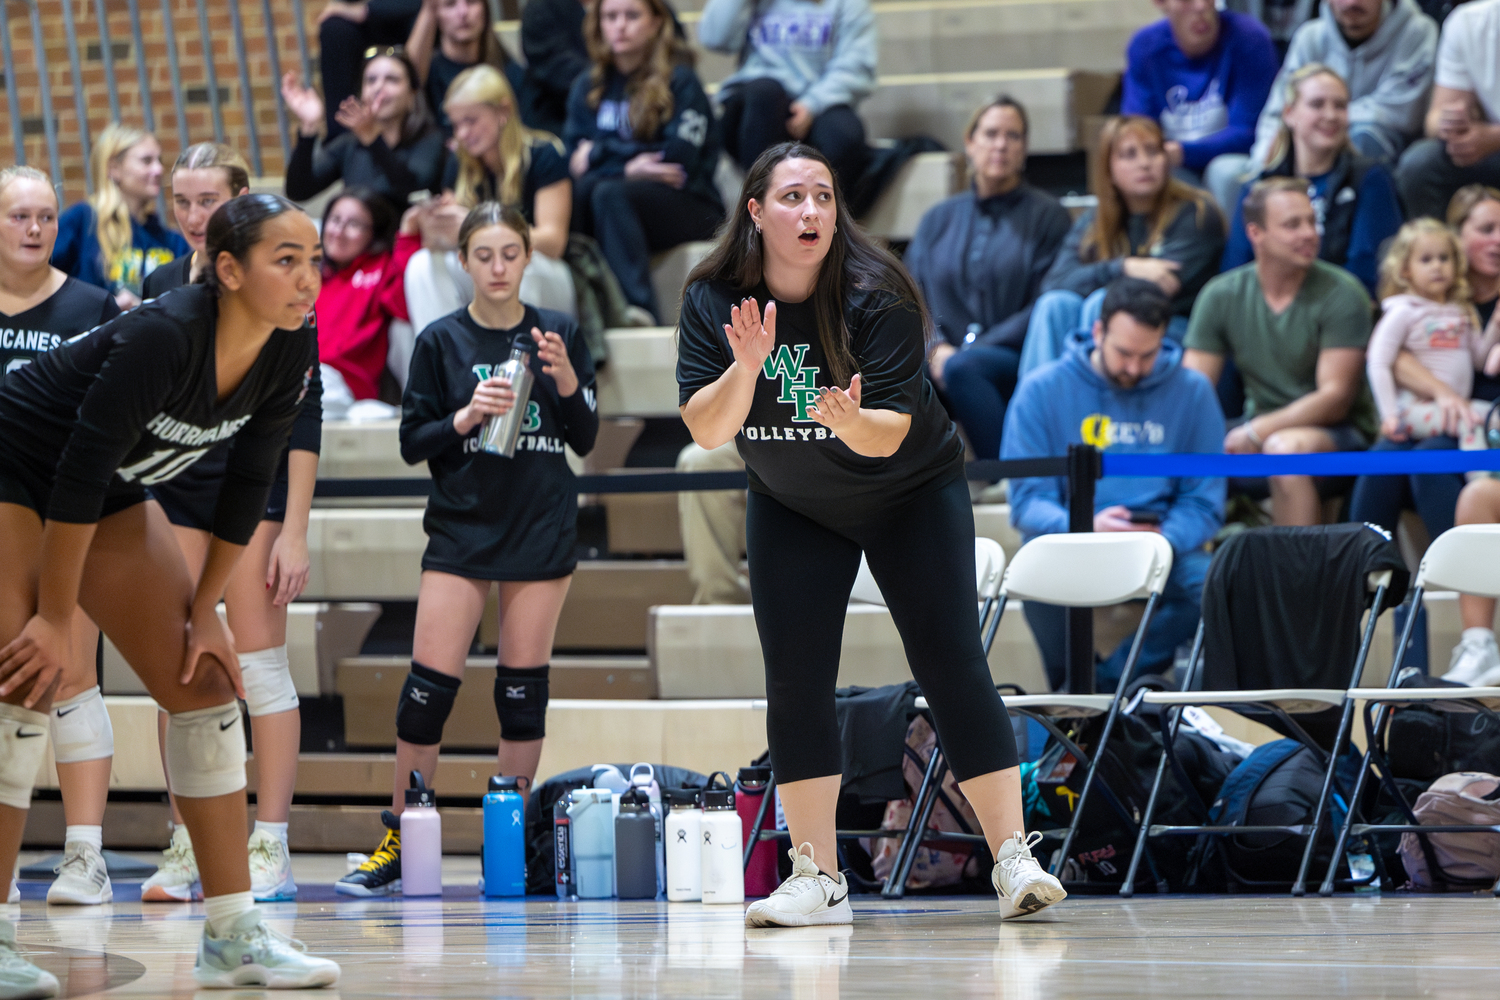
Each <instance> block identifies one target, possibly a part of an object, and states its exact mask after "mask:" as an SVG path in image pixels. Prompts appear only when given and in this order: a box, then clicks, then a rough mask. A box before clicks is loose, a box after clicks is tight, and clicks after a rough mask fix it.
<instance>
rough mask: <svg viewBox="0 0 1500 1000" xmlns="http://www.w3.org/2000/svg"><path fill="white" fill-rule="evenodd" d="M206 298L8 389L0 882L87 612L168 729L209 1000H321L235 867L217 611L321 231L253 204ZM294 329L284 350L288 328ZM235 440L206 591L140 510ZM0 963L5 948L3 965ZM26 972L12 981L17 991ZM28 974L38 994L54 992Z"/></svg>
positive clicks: (241, 850)
mask: <svg viewBox="0 0 1500 1000" xmlns="http://www.w3.org/2000/svg"><path fill="white" fill-rule="evenodd" d="M207 249H208V253H209V257H210V259H211V261H212V262H213V263H212V267H211V269H210V270H208V271H206V272H205V282H204V283H203V284H199V285H194V286H191V287H189V288H185V289H181V290H178V291H176V292H173V293H172V294H170V295H167V296H164V297H162V298H160V299H156V300H154V301H152V302H149V303H146V304H144V305H142V306H140V307H139V308H137V309H135V310H134V311H132V312H130V313H127V314H125V315H123V316H120V317H118V318H116V319H114V320H112V321H110V322H109V323H106V324H104V325H103V326H101V327H98V328H97V329H95V330H93V331H92V332H90V333H87V334H83V335H80V336H78V337H75V338H74V339H72V340H71V341H69V342H68V343H67V344H65V345H64V346H62V347H60V348H57V349H55V350H52V351H49V352H48V353H47V354H45V355H43V356H41V357H40V358H38V359H37V360H36V361H34V362H32V363H31V364H29V365H26V366H25V367H23V368H21V369H20V370H19V371H17V372H14V373H12V374H11V375H10V376H9V377H7V378H6V379H5V381H4V382H3V383H0V638H3V639H5V640H6V642H7V644H6V645H5V646H4V647H3V648H0V803H4V805H5V806H7V807H8V808H4V809H0V870H10V867H12V866H14V864H15V854H16V848H17V845H18V844H19V843H20V835H21V827H22V826H23V825H24V823H25V821H26V809H27V806H28V804H29V800H30V796H31V787H32V782H33V780H34V778H35V775H36V773H37V768H38V767H39V765H40V763H41V758H42V750H41V749H40V747H39V744H40V743H41V742H43V741H38V740H33V739H29V738H28V737H32V736H36V735H40V734H41V733H44V732H45V731H46V730H45V728H43V727H45V726H46V725H47V721H48V720H47V715H46V714H44V713H46V712H47V710H48V709H49V708H50V707H51V703H52V699H53V695H54V691H55V685H56V683H57V680H58V677H59V675H60V673H61V672H62V671H63V670H64V669H65V667H66V665H67V664H68V663H69V662H70V661H71V659H72V657H73V655H74V654H73V651H72V648H71V645H72V644H71V641H70V635H69V631H70V623H71V619H72V614H73V607H74V605H75V604H77V605H79V606H81V607H82V608H83V609H84V610H85V611H86V612H88V614H89V616H90V617H91V618H93V620H94V621H96V622H98V623H99V626H100V628H102V629H103V630H104V632H105V633H106V634H107V635H108V636H109V637H110V639H111V640H112V641H113V642H114V644H115V646H116V647H117V648H118V649H119V650H120V652H121V653H122V654H123V655H124V657H125V659H126V661H127V662H128V663H130V665H131V667H132V668H133V669H134V670H135V671H136V673H137V674H138V675H139V676H140V677H141V679H142V680H143V681H144V682H145V684H146V687H147V689H148V690H149V691H150V692H151V695H152V697H153V698H155V699H156V701H157V703H158V704H160V705H161V706H163V707H164V708H166V709H167V711H168V712H170V713H172V718H171V723H170V726H169V731H168V739H167V766H168V770H169V771H170V773H171V781H172V786H173V787H174V788H175V789H176V790H177V792H178V806H179V808H180V809H181V810H182V813H183V815H184V817H185V818H186V820H187V825H188V828H189V830H190V831H191V833H192V835H193V840H194V841H195V842H196V844H197V845H198V849H199V865H200V872H201V877H202V882H203V890H204V896H205V910H206V911H207V916H208V920H207V923H206V924H205V927H204V936H203V942H202V944H201V946H200V948H199V951H198V960H197V963H196V966H195V969H194V976H195V978H196V980H197V981H198V983H199V984H200V985H204V986H228V985H235V984H240V985H252V984H256V983H259V984H262V985H274V986H278V987H282V988H285V987H288V986H315V985H327V984H329V983H332V982H335V981H336V980H337V978H338V971H339V970H338V966H336V965H335V964H334V963H332V962H329V961H326V960H324V959H316V958H312V957H310V956H308V955H306V954H305V953H303V952H302V951H300V950H298V949H296V948H294V947H292V946H291V944H290V943H289V942H288V940H287V939H285V938H282V937H281V936H279V935H277V934H275V933H274V932H272V931H270V930H269V929H268V928H266V927H265V925H264V924H262V923H261V920H260V913H259V911H258V910H256V909H255V907H254V900H253V899H252V898H251V894H250V869H249V861H248V857H247V854H246V850H245V841H246V830H245V813H246V801H245V768H244V761H245V757H244V746H245V743H244V733H243V730H242V728H241V725H240V709H239V705H238V704H237V702H236V701H235V696H236V695H238V696H240V697H243V696H244V694H245V691H244V686H243V684H242V683H241V680H240V670H239V664H238V659H237V657H236V656H235V652H234V645H233V640H232V638H231V637H230V635H229V633H228V632H227V631H226V630H225V628H224V626H223V625H221V624H220V622H219V617H218V614H217V613H216V611H215V606H216V605H217V604H218V601H219V598H220V596H221V595H222V594H223V592H224V587H225V584H226V582H227V581H228V579H229V576H230V573H231V571H232V570H233V568H234V564H235V562H236V560H237V559H238V558H239V556H240V554H241V552H242V551H243V549H244V546H245V544H246V543H247V542H248V541H249V540H250V537H251V535H252V534H253V532H254V530H255V526H256V525H257V524H258V523H259V522H260V519H261V515H262V514H263V512H264V511H265V506H266V498H267V495H268V494H269V493H270V489H271V483H272V481H273V479H274V477H275V472H276V462H277V459H278V458H279V457H280V455H281V452H282V450H283V449H284V448H285V447H286V442H287V438H288V436H289V434H290V433H291V428H292V424H293V423H294V422H295V420H296V417H297V411H298V406H299V404H300V403H301V400H302V395H303V394H304V393H305V392H306V391H307V384H308V380H309V379H310V377H311V369H312V368H313V367H314V366H315V365H316V363H317V347H316V344H314V343H313V342H312V340H311V338H309V337H308V336H307V334H306V333H305V332H303V331H301V330H299V329H297V327H298V326H299V324H300V323H301V321H302V317H304V316H305V315H306V314H307V312H308V310H309V309H311V307H312V304H313V302H314V301H315V300H316V298H317V293H318V286H319V281H320V277H319V274H320V272H319V270H318V266H319V256H320V250H319V246H318V234H317V230H316V229H315V228H314V226H313V225H312V222H311V220H309V219H308V218H307V216H306V215H305V214H303V213H302V212H301V211H300V210H299V209H298V208H297V207H296V206H295V205H293V204H291V203H290V202H288V201H286V200H285V199H283V198H278V197H275V196H270V195H249V196H246V197H244V198H239V199H235V200H234V201H231V202H229V203H228V204H226V205H225V206H224V207H223V208H221V209H219V210H218V211H217V212H216V213H215V214H214V217H213V218H212V219H211V220H210V222H209V226H208V233H207ZM288 327H290V328H291V329H290V330H288V329H286V328H288ZM223 440H232V441H233V445H232V450H231V452H230V457H229V465H228V468H227V470H226V472H225V476H224V480H223V484H222V486H221V488H220V490H219V495H218V499H217V503H216V506H215V510H214V523H213V532H214V539H213V541H212V542H211V543H210V544H209V547H208V553H207V555H206V557H205V559H204V564H203V568H202V572H201V576H200V578H199V582H198V584H197V586H196V588H195V587H194V585H193V584H192V575H191V574H190V572H189V570H188V568H187V566H186V564H185V563H184V561H183V558H182V553H181V551H180V550H179V549H178V548H177V545H176V544H175V542H174V541H173V539H172V535H171V530H170V528H169V526H168V524H167V521H166V518H165V517H164V516H163V515H162V514H161V512H160V510H159V509H157V508H156V507H154V506H152V505H150V504H146V503H143V501H144V500H145V499H146V489H147V487H150V486H152V485H155V484H157V483H161V482H165V481H167V480H170V479H171V478H172V477H173V476H175V475H177V474H178V473H180V472H181V471H182V470H183V469H185V468H187V467H189V466H191V465H192V464H193V463H194V462H195V461H197V460H198V459H199V458H201V457H203V455H205V454H206V453H207V452H208V451H209V450H210V449H211V448H212V447H213V446H214V445H215V444H217V443H218V442H220V441H223ZM0 947H8V945H6V944H0ZM20 961H21V959H20V958H19V957H16V958H15V959H14V960H13V961H10V962H7V965H8V969H7V973H8V975H12V974H14V969H15V967H14V962H20ZM43 976H45V974H44V973H40V972H38V976H37V979H38V984H39V986H38V992H36V993H35V994H34V995H37V996H42V995H48V994H47V992H46V991H45V988H47V987H50V989H52V990H54V991H55V989H56V984H55V982H53V983H48V982H47V981H46V980H44V979H42V977H43Z"/></svg>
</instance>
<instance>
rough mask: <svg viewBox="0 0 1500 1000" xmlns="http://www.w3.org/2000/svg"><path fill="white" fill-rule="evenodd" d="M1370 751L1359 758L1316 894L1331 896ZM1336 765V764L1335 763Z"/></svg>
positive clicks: (1351, 824) (1358, 798)
mask: <svg viewBox="0 0 1500 1000" xmlns="http://www.w3.org/2000/svg"><path fill="white" fill-rule="evenodd" d="M1370 756H1371V754H1370V751H1369V750H1366V751H1365V755H1364V756H1363V757H1361V758H1360V764H1359V777H1358V778H1357V779H1355V782H1354V796H1353V801H1351V802H1350V803H1349V812H1348V814H1347V815H1345V816H1344V822H1343V825H1342V826H1340V827H1339V835H1338V837H1337V838H1335V839H1334V842H1333V857H1332V858H1330V859H1329V860H1328V871H1327V872H1326V873H1325V874H1324V875H1323V884H1322V885H1320V886H1318V895H1320V896H1332V895H1333V882H1334V876H1335V875H1336V874H1338V870H1339V858H1342V857H1343V856H1344V848H1345V847H1347V846H1348V845H1349V828H1350V827H1351V826H1353V825H1354V817H1355V815H1356V814H1357V813H1358V811H1359V806H1358V803H1359V800H1360V799H1361V798H1362V797H1363V796H1364V793H1365V784H1366V779H1367V778H1368V777H1369V776H1370ZM1335 766H1337V764H1335Z"/></svg>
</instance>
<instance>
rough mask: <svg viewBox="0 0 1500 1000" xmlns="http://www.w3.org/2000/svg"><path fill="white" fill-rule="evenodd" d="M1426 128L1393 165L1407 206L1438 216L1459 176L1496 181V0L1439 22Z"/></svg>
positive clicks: (1499, 160)
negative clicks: (1430, 101) (1423, 137)
mask: <svg viewBox="0 0 1500 1000" xmlns="http://www.w3.org/2000/svg"><path fill="white" fill-rule="evenodd" d="M1426 132H1427V135H1428V136H1429V137H1430V138H1427V139H1424V140H1422V141H1421V142H1418V143H1414V144H1413V145H1412V147H1411V148H1410V149H1408V150H1407V151H1406V153H1405V154H1404V155H1403V156H1402V157H1401V164H1400V166H1399V167H1398V168H1397V170H1396V179H1397V182H1398V183H1399V184H1400V186H1401V198H1402V200H1403V201H1404V202H1405V203H1406V211H1407V213H1408V214H1410V215H1413V216H1417V215H1430V216H1432V217H1433V218H1435V219H1440V218H1442V217H1443V213H1444V212H1445V210H1446V209H1447V207H1448V200H1449V199H1450V198H1451V197H1453V193H1454V192H1455V191H1457V190H1458V189H1459V188H1461V187H1463V186H1464V185H1465V184H1491V185H1496V184H1500V0H1473V2H1471V3H1466V4H1464V5H1462V6H1461V7H1458V8H1457V9H1456V10H1454V11H1453V13H1452V14H1450V15H1448V19H1447V20H1446V21H1444V22H1443V31H1442V35H1441V37H1440V38H1439V39H1438V54H1437V71H1436V73H1435V74H1434V77H1433V88H1432V106H1431V107H1430V108H1429V109H1428V111H1427V121H1426Z"/></svg>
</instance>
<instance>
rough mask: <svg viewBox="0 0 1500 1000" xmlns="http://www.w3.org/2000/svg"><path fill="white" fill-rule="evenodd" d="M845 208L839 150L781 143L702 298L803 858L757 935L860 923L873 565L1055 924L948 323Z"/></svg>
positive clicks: (714, 441) (1058, 893)
mask: <svg viewBox="0 0 1500 1000" xmlns="http://www.w3.org/2000/svg"><path fill="white" fill-rule="evenodd" d="M842 204H843V201H842V198H841V196H840V194H839V189H838V184H837V181H836V180H835V178H834V175H833V171H832V168H831V167H830V166H829V164H828V161H827V159H825V158H824V156H823V154H821V153H819V152H818V151H817V150H815V149H813V148H812V147H810V146H806V145H803V144H801V143H782V144H781V145H778V146H773V147H771V148H770V149H768V150H767V151H766V152H765V153H764V154H762V155H761V157H760V159H758V160H756V162H755V164H754V166H752V167H751V169H750V172H749V174H748V175H747V176H746V178H745V186H744V189H743V191H742V193H741V195H740V200H739V201H738V202H737V204H736V205H735V209H734V213H733V215H732V217H731V221H730V224H729V225H728V226H727V227H726V229H725V231H724V232H723V233H722V234H721V235H720V238H719V240H718V244H717V246H716V247H715V249H714V250H713V252H712V253H710V255H709V256H708V257H707V258H706V259H705V260H704V261H703V262H702V263H701V264H699V265H698V267H697V268H695V269H694V270H693V273H692V274H691V275H690V276H689V278H688V287H687V291H686V292H685V293H684V295H683V306H682V320H681V324H680V326H679V341H678V367H677V380H678V383H679V385H680V386H681V391H680V396H679V399H680V402H681V404H682V416H683V419H684V420H685V421H686V422H687V425H688V429H689V430H691V431H692V434H693V440H694V441H696V442H697V443H698V444H699V445H700V446H701V447H704V448H716V447H718V446H719V445H722V444H723V443H725V442H726V441H729V440H731V439H733V440H734V441H735V442H736V444H737V445H738V447H739V451H740V454H741V456H743V457H744V459H745V467H746V471H747V473H748V474H749V476H750V496H749V501H748V505H747V509H746V516H745V533H746V545H747V549H748V551H749V557H750V593H751V601H752V603H753V604H754V606H755V622H756V628H757V629H758V631H759V633H760V642H761V648H762V649H763V650H764V654H765V660H766V695H767V699H768V702H769V706H768V709H767V715H766V730H767V736H768V739H769V743H770V748H771V766H772V768H773V769H774V770H775V772H776V777H777V781H778V790H779V792H780V794H781V802H782V805H783V807H784V808H785V810H786V818H787V827H788V829H789V830H790V831H791V835H792V843H793V845H800V846H794V848H793V850H792V851H791V852H790V853H791V855H792V860H793V873H792V876H791V877H790V878H789V879H788V880H787V881H786V882H784V883H782V885H781V887H780V888H779V889H777V891H776V892H775V893H773V894H772V895H771V896H770V897H769V898H767V899H765V900H763V901H760V902H757V903H754V904H752V905H751V906H750V908H749V910H748V911H747V912H746V915H745V920H746V923H748V924H749V925H751V926H778V925H779V926H795V925H805V924H836V923H849V922H850V921H851V920H852V919H853V915H852V912H851V911H850V909H849V904H848V894H849V889H848V885H847V883H846V882H845V880H844V878H843V876H842V875H841V874H839V873H838V871H837V868H836V863H837V862H836V859H837V857H838V854H837V845H836V841H835V837H834V822H833V818H834V804H835V803H836V801H837V799H838V795H839V786H840V775H839V772H840V768H841V765H840V760H841V753H840V746H839V729H838V722H837V720H836V719H835V717H834V704H833V689H834V685H835V683H836V678H837V676H838V669H839V644H840V636H841V634H842V632H843V622H844V616H845V613H846V611H847V607H848V603H849V592H850V590H851V589H852V588H853V585H854V577H855V574H856V572H857V571H858V569H859V562H860V553H861V551H863V552H864V554H865V557H866V559H867V560H868V562H869V565H870V571H871V572H872V573H873V574H874V576H875V579H876V581H877V582H878V583H879V584H880V588H881V591H882V593H883V594H884V596H885V599H886V602H887V604H888V606H889V607H890V610H891V616H892V618H893V619H894V620H895V622H896V627H897V628H898V629H899V630H900V632H901V638H902V641H903V643H904V645H905V647H906V651H907V659H908V661H909V662H910V664H911V669H912V674H913V675H914V676H915V677H916V679H917V682H918V683H919V684H920V685H921V686H922V691H923V693H924V694H925V695H926V696H927V699H928V701H929V702H930V703H931V705H932V714H933V718H934V720H935V721H936V723H937V729H938V733H939V734H940V738H941V739H942V741H943V749H944V752H945V753H947V754H948V759H949V761H950V763H951V766H952V768H953V773H954V775H955V776H956V777H957V778H958V779H959V786H960V787H961V788H962V789H963V792H964V795H965V796H967V797H968V799H969V801H970V802H971V803H972V804H973V806H974V809H975V812H977V813H978V814H979V819H980V822H981V824H982V825H983V826H984V830H985V834H986V835H987V837H988V840H989V844H990V850H991V852H992V853H993V854H994V856H995V858H996V859H997V861H998V862H999V863H998V864H997V865H996V866H995V869H994V872H993V874H992V879H993V882H994V885H995V888H996V889H997V891H998V892H999V893H1000V902H1001V913H1002V915H1004V916H1019V915H1021V914H1024V913H1031V912H1035V911H1036V910H1039V909H1041V908H1043V907H1044V906H1048V905H1050V904H1051V903H1055V902H1057V901H1058V900H1060V899H1062V898H1063V896H1064V895H1065V893H1064V892H1063V889H1062V885H1061V884H1060V883H1059V882H1058V881H1057V880H1056V879H1054V878H1053V877H1052V876H1050V875H1048V874H1046V873H1045V872H1044V871H1042V869H1041V868H1040V866H1038V865H1037V863H1036V861H1035V860H1034V859H1033V858H1032V856H1031V851H1030V845H1031V843H1033V842H1034V840H1028V839H1027V838H1026V837H1025V835H1024V834H1023V833H1021V832H1020V831H1022V830H1023V829H1024V820H1023V815H1022V808H1021V782H1020V768H1019V766H1018V761H1017V756H1016V745H1015V740H1013V739H1012V738H1011V729H1010V724H1009V721H1008V719H1007V717H1006V712H1005V706H1004V705H1003V704H1002V703H1001V700H1000V696H999V694H998V693H997V692H996V691H995V688H994V685H993V682H992V681H991V679H990V672H989V665H988V664H987V663H986V661H985V656H984V649H983V647H982V645H981V644H980V639H979V622H978V620H977V617H976V615H975V608H976V607H977V606H978V605H977V595H976V591H975V584H974V515H973V511H972V508H971V507H970V504H969V493H968V488H967V486H966V484H965V483H964V479H963V448H962V446H961V445H960V444H959V441H958V435H957V432H956V431H955V430H954V428H953V423H952V421H950V420H949V419H948V417H947V415H946V414H945V413H944V412H943V409H942V406H941V404H940V403H939V402H938V400H937V396H936V394H935V393H934V391H933V388H932V384H931V383H930V382H929V381H928V380H927V377H926V374H925V367H926V366H925V364H924V360H925V358H926V344H927V341H928V340H930V337H931V327H930V323H929V321H928V319H927V317H926V314H925V311H924V308H923V305H922V300H921V295H920V293H919V292H918V291H917V289H916V286H915V285H914V284H913V282H912V280H911V278H910V277H909V276H908V275H907V273H906V271H905V270H904V269H903V268H902V267H901V265H900V264H899V263H897V262H896V260H895V259H894V258H892V257H891V256H889V255H888V254H886V253H885V252H884V251H882V250H880V249H878V248H877V247H875V246H874V245H873V244H872V243H870V241H869V240H868V238H867V237H866V236H865V235H864V234H863V233H862V232H861V231H860V229H859V227H858V225H857V224H855V223H854V222H852V221H851V220H849V219H848V218H846V217H841V215H842V213H841V211H840V206H841V205H842ZM1012 833H1014V836H1013V837H1012V836H1010V835H1011V834H1012ZM1032 836H1033V838H1035V837H1036V836H1037V835H1035V834H1033V835H1032ZM815 858H822V859H823V862H824V864H825V865H828V866H829V867H828V868H826V869H824V868H820V866H819V865H818V864H817V863H816V861H815ZM814 890H816V891H814Z"/></svg>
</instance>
